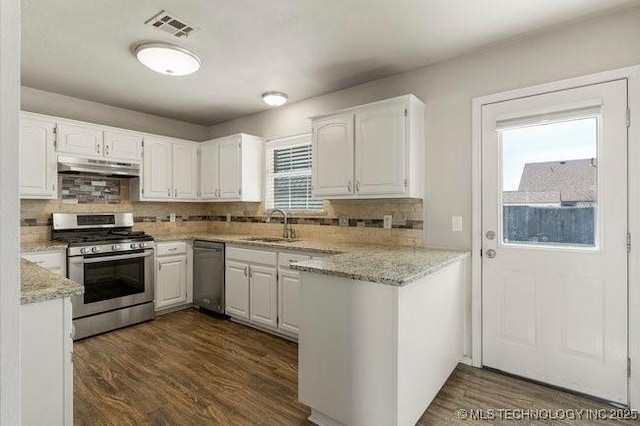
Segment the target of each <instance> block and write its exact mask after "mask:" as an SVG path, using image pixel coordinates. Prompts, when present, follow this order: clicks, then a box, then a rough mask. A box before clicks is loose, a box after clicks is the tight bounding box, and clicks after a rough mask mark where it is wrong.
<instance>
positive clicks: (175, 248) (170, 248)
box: [169, 247, 178, 251]
mask: <svg viewBox="0 0 640 426" xmlns="http://www.w3.org/2000/svg"><path fill="white" fill-rule="evenodd" d="M176 250H178V247H169V251H176Z"/></svg>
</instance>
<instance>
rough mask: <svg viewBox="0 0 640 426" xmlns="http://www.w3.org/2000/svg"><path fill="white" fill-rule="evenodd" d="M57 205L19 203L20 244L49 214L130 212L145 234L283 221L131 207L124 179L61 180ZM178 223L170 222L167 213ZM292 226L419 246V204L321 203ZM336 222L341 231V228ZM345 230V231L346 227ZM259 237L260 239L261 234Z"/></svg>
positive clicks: (47, 224) (239, 228)
mask: <svg viewBox="0 0 640 426" xmlns="http://www.w3.org/2000/svg"><path fill="white" fill-rule="evenodd" d="M58 185H59V186H58V187H59V188H61V191H60V192H59V194H58V198H57V199H55V200H22V201H21V223H22V239H23V241H36V240H43V239H49V238H50V232H51V214H52V213H57V212H67V213H91V212H132V213H133V215H134V222H135V228H136V229H140V230H145V231H147V232H149V233H152V234H153V233H157V234H161V233H176V232H177V233H197V232H218V233H220V232H227V233H243V234H255V233H262V234H265V233H266V232H274V233H276V232H279V230H280V229H281V226H282V225H277V222H281V218H280V217H279V216H278V217H274V222H276V223H273V224H266V223H265V219H266V215H265V206H264V203H238V202H231V203H199V202H197V203H189V202H135V201H131V200H130V197H129V181H128V180H126V179H116V178H100V177H95V176H87V175H73V176H70V175H60V176H59V177H58ZM172 213H173V214H175V215H176V222H175V223H171V222H170V221H169V217H170V214H172ZM384 215H392V216H393V223H392V228H393V229H382V224H383V216H384ZM289 216H290V223H292V224H293V225H294V227H295V228H296V229H297V230H298V231H299V233H300V234H301V237H302V236H303V235H304V237H309V238H319V239H322V238H324V237H327V238H329V237H330V238H331V239H335V240H337V241H362V242H365V241H368V242H372V243H373V242H375V243H381V244H384V243H388V244H411V245H421V244H422V235H423V230H422V227H423V202H422V200H416V199H396V200H388V199H386V200H340V201H325V202H324V211H323V212H320V213H318V212H315V213H313V214H309V213H300V214H295V213H292V214H290V215H289ZM340 218H342V219H344V220H343V226H340ZM344 225H346V226H344ZM262 234H261V235H262Z"/></svg>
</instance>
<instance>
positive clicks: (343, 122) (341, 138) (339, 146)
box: [313, 114, 354, 197]
mask: <svg viewBox="0 0 640 426" xmlns="http://www.w3.org/2000/svg"><path fill="white" fill-rule="evenodd" d="M353 150H354V145H353V114H342V115H338V116H334V117H331V118H327V119H321V120H317V121H314V122H313V194H314V196H316V197H323V196H330V195H349V194H353V191H354V185H353V155H354V153H353Z"/></svg>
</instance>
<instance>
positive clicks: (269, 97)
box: [262, 92, 288, 107]
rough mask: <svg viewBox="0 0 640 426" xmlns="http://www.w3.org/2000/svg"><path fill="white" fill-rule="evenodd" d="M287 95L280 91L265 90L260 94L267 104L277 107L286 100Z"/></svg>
mask: <svg viewBox="0 0 640 426" xmlns="http://www.w3.org/2000/svg"><path fill="white" fill-rule="evenodd" d="M287 98H288V96H287V95H286V94H285V93H282V92H265V93H263V94H262V100H263V101H264V102H265V103H266V104H267V105H269V106H272V107H279V106H280V105H284V104H285V103H286V102H287Z"/></svg>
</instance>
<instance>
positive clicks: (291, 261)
mask: <svg viewBox="0 0 640 426" xmlns="http://www.w3.org/2000/svg"><path fill="white" fill-rule="evenodd" d="M296 263H298V261H297V260H293V259H289V266H293V265H295V264H296Z"/></svg>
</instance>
